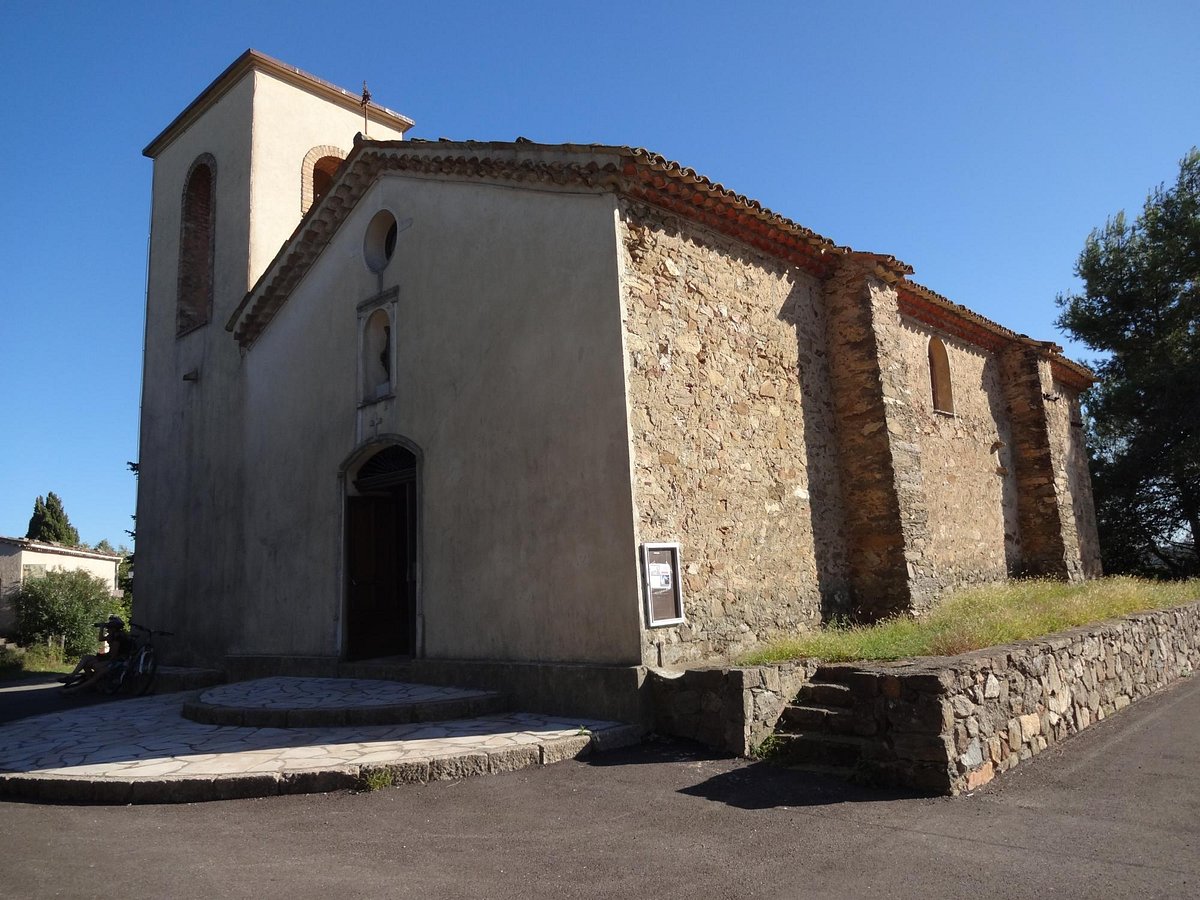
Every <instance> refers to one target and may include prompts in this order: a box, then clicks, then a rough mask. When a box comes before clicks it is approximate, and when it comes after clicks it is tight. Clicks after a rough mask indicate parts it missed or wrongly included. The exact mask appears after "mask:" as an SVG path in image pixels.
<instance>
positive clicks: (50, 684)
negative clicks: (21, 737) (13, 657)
mask: <svg viewBox="0 0 1200 900" xmlns="http://www.w3.org/2000/svg"><path fill="white" fill-rule="evenodd" d="M61 688H62V685H61V683H60V682H59V680H58V676H57V675H31V676H28V677H26V678H21V679H14V680H13V681H0V727H3V723H5V722H11V721H13V720H14V719H23V718H27V717H29V716H40V715H42V714H43V713H53V712H62V711H63V710H67V709H74V708H76V707H79V706H91V705H93V704H96V703H109V702H112V701H114V700H117V699H119V698H116V697H106V696H104V695H103V694H97V693H96V692H95V691H91V690H88V691H84V692H82V693H75V692H72V693H70V694H64V693H63V692H62V689H61Z"/></svg>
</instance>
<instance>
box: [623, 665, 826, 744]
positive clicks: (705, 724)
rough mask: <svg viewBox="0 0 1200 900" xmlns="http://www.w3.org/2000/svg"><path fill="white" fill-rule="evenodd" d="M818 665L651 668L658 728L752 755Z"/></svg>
mask: <svg viewBox="0 0 1200 900" xmlns="http://www.w3.org/2000/svg"><path fill="white" fill-rule="evenodd" d="M816 668H817V664H816V663H815V662H810V661H807V660H801V661H799V662H794V663H781V664H778V665H772V666H747V667H744V668H734V667H730V666H726V667H723V668H722V667H714V668H709V669H688V670H686V671H679V672H666V671H663V670H661V669H651V670H649V673H648V677H647V679H646V684H647V685H648V686H649V688H650V697H651V700H652V702H653V704H654V710H655V723H654V727H655V729H656V730H658V731H659V732H661V733H662V734H669V735H673V736H675V737H683V738H690V739H691V740H694V741H699V742H700V743H702V744H706V745H708V746H709V747H713V748H715V749H717V750H726V751H728V752H730V753H736V754H738V755H739V756H749V755H750V754H751V753H752V752H753V750H754V748H755V747H757V746H758V745H759V744H761V743H762V742H763V741H764V740H765V739H766V737H767V736H768V735H769V734H770V733H771V732H772V731H773V730H774V729H775V723H776V722H778V721H779V715H780V713H782V712H783V708H784V707H785V706H786V705H787V704H788V703H789V702H790V701H791V699H792V698H793V697H795V696H796V692H797V691H798V690H800V686H801V685H802V684H804V682H806V681H807V680H808V679H809V678H810V677H811V676H812V673H813V671H814V670H815V669H816Z"/></svg>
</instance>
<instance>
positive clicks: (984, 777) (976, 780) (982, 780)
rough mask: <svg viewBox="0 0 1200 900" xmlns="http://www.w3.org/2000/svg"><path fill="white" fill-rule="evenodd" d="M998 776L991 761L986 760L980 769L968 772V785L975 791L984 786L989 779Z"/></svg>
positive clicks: (968, 787)
mask: <svg viewBox="0 0 1200 900" xmlns="http://www.w3.org/2000/svg"><path fill="white" fill-rule="evenodd" d="M995 777H996V770H995V768H994V767H993V766H992V764H991V763H990V762H985V763H984V764H983V765H982V766H980V767H979V768H978V769H975V770H973V771H970V772H968V773H967V780H966V787H967V790H968V791H973V790H975V789H977V788H981V787H983V786H984V785H985V784H987V783H988V782H989V781H991V780H992V779H993V778H995Z"/></svg>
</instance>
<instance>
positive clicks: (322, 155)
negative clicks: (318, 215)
mask: <svg viewBox="0 0 1200 900" xmlns="http://www.w3.org/2000/svg"><path fill="white" fill-rule="evenodd" d="M345 158H346V151H345V150H342V149H341V148H340V147H334V146H332V145H330V144H322V145H320V146H317V147H313V148H312V149H311V150H309V151H308V152H307V153H306V154H304V162H302V163H301V164H300V214H301V215H304V214H305V213H306V212H308V211H309V209H310V208H311V207H312V205H313V203H315V202H316V201H317V200H318V199H319V198H320V196H321V194H322V193H323V191H322V182H323V181H324V185H325V186H326V187H327V186H328V183H329V181H332V179H333V176H334V174H335V173H336V172H337V170H338V166H340V165H341V164H342V160H344V159H345ZM333 160H336V161H337V162H336V163H334V162H333Z"/></svg>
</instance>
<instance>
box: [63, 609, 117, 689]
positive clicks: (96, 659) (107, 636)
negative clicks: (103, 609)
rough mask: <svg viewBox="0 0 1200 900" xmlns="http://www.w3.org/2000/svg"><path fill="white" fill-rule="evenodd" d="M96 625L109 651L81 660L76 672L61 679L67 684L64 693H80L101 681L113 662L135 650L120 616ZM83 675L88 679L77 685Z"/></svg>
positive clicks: (111, 617)
mask: <svg viewBox="0 0 1200 900" xmlns="http://www.w3.org/2000/svg"><path fill="white" fill-rule="evenodd" d="M96 625H97V627H98V628H100V639H101V640H103V641H107V642H108V651H107V652H105V653H97V654H95V655H94V656H85V657H83V658H82V659H80V660H79V664H78V665H77V666H75V671H73V672H72V673H71V674H70V675H64V676H63V677H62V678H60V679H59V680H60V681H62V682H65V684H66V687H65V688H63V690H64V691H78V690H82V689H83V688H85V687H90V686H91V685H93V684H95V683H96V682H97V681H99V680H100V678H101V677H102V676H103V675H104V673H105V672H107V671H108V667H109V666H110V665H111V664H112V663H113V662H115V661H116V660H119V659H125V658H127V657H128V656H129V655H130V654H131V653H132V652H133V650H134V646H135V645H134V641H133V637H132V636H131V635H130V634H129V632H128V631H126V630H125V622H124V620H123V619H122V618H121V617H120V616H109V617H108V621H107V622H97V623H96ZM81 673H83V674H86V676H87V677H85V678H84V679H83V681H80V682H79V683H75V679H76V678H77V677H78V676H79V675H80V674H81Z"/></svg>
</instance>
